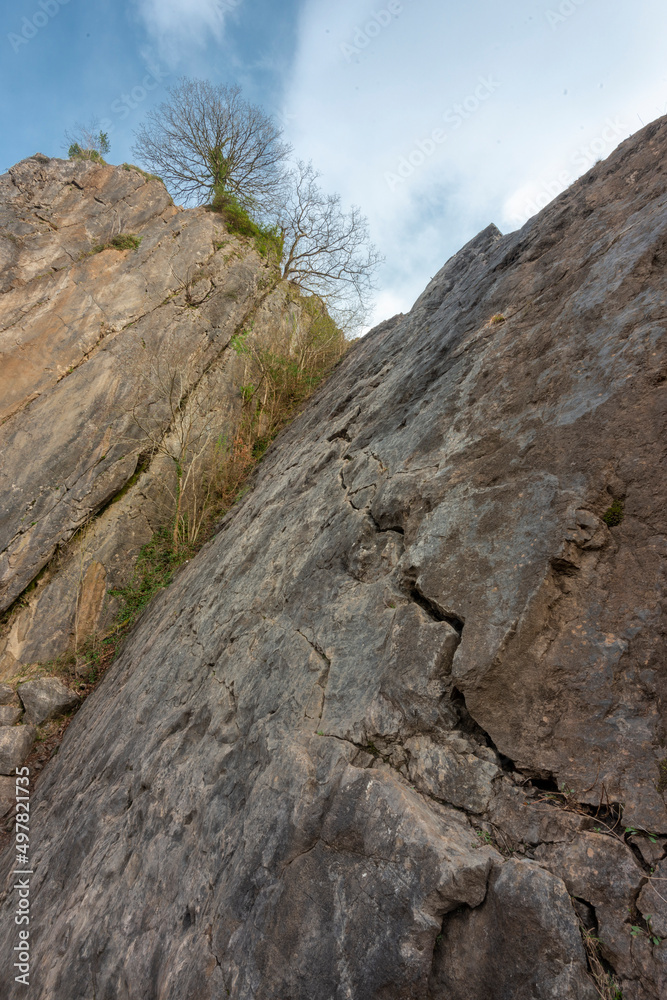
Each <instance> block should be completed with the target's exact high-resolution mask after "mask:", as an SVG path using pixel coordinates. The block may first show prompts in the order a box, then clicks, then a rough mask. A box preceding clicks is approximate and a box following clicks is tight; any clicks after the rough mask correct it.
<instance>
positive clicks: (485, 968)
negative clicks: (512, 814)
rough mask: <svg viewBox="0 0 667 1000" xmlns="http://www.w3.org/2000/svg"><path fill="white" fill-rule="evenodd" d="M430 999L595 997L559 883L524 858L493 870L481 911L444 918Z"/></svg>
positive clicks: (578, 999) (576, 999) (569, 999)
mask: <svg viewBox="0 0 667 1000" xmlns="http://www.w3.org/2000/svg"><path fill="white" fill-rule="evenodd" d="M397 995H400V994H397ZM428 995H429V997H430V998H432V1000H471V998H473V997H474V998H475V1000H505V998H510V997H511V998H512V1000H552V998H554V997H558V998H561V997H562V998H563V1000H565V998H566V997H567V1000H594V998H595V997H597V993H596V991H595V989H594V987H593V984H592V983H591V981H590V979H589V977H588V975H587V970H586V957H585V954H584V948H583V944H582V941H581V937H580V936H579V928H578V925H577V918H576V915H575V912H574V910H573V908H572V903H571V902H570V898H569V896H568V894H567V890H566V889H565V886H564V885H563V883H562V882H561V881H560V879H557V878H554V877H553V876H552V875H550V874H549V873H548V872H545V871H542V870H541V869H540V868H538V867H537V866H536V865H533V864H531V863H530V862H526V861H508V862H507V863H506V864H504V865H503V866H502V867H499V868H496V869H494V872H493V875H492V876H491V880H490V883H489V891H488V894H487V897H486V900H485V901H484V903H483V905H482V906H479V907H478V908H477V909H470V908H468V907H465V908H462V909H460V910H458V911H457V912H456V913H454V914H452V915H451V916H450V917H445V920H444V923H443V926H442V938H441V940H440V941H439V942H438V943H437V945H436V950H435V961H434V963H433V973H432V976H431V982H430V991H429V994H428Z"/></svg>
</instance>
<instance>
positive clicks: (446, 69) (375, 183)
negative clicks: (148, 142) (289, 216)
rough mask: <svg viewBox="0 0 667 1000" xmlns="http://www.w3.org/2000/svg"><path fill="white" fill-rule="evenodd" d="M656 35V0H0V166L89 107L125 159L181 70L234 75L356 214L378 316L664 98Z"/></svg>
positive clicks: (581, 167)
mask: <svg viewBox="0 0 667 1000" xmlns="http://www.w3.org/2000/svg"><path fill="white" fill-rule="evenodd" d="M666 38H667V5H665V3H664V0H638V2H635V3H634V4H629V3H627V2H621V0H507V2H505V3H498V2H497V0H468V3H466V4H462V3H461V2H460V0H459V2H456V3H455V2H452V0H376V2H372V0H336V2H335V3H332V2H331V0H326V2H325V0H282V2H281V3H280V4H277V3H275V0H274V2H271V0H11V2H10V0H0V114H1V120H2V128H1V129H0V170H5V169H8V168H9V167H10V166H11V165H12V164H14V163H16V162H17V161H18V160H21V159H23V158H24V157H26V156H30V155H31V154H33V153H35V152H38V151H39V152H42V153H46V154H47V155H50V156H63V157H64V156H66V155H67V153H66V146H67V144H66V140H65V133H66V131H68V130H69V131H71V130H72V129H73V128H74V127H75V125H76V123H78V122H81V123H87V122H88V121H89V120H91V119H92V118H97V119H99V120H100V122H101V123H102V124H103V125H104V127H105V128H106V130H107V131H108V132H109V134H110V141H111V150H110V153H109V155H108V156H107V160H108V161H109V162H111V163H123V162H124V161H128V162H134V158H133V155H132V152H131V146H132V143H133V129H136V128H137V127H138V125H139V124H140V122H141V121H142V118H143V116H144V115H145V113H146V111H147V110H148V108H149V107H150V106H151V105H152V104H154V103H159V102H160V101H162V100H164V99H166V98H167V96H168V93H167V88H168V87H169V86H170V85H172V84H174V83H176V81H177V80H178V78H179V77H181V76H188V77H197V78H200V79H208V80H210V81H211V82H213V83H235V84H239V85H240V86H241V87H242V88H243V94H244V96H245V97H246V99H248V100H250V101H252V102H254V103H258V104H261V105H262V106H263V107H264V108H265V109H266V110H268V111H270V112H271V113H272V114H274V115H275V116H276V118H277V119H278V120H279V121H280V123H281V125H282V127H283V128H284V131H285V137H286V138H287V140H288V141H289V142H291V144H292V146H293V147H294V156H295V157H298V158H302V159H305V160H311V159H312V161H313V163H314V165H315V167H316V168H317V169H318V170H319V171H320V172H321V175H322V176H321V180H320V183H321V184H322V186H323V187H324V189H325V190H326V191H331V192H339V193H340V194H341V196H342V200H343V204H344V205H348V206H349V205H352V204H355V205H359V206H360V207H361V209H362V211H363V213H364V214H365V215H366V216H367V217H368V221H369V225H370V231H371V236H372V239H373V241H374V243H375V244H376V246H377V247H378V248H379V249H380V251H381V252H382V254H383V255H384V257H385V263H384V264H383V266H382V268H381V270H380V271H379V273H378V275H377V285H378V288H377V292H376V294H375V299H374V305H373V315H372V322H373V323H377V322H380V321H382V320H384V319H386V318H388V317H390V316H392V315H394V314H395V313H397V312H407V311H408V310H409V309H410V307H411V305H412V303H413V302H414V300H415V299H416V298H417V297H418V295H419V294H420V293H421V292H422V291H423V289H424V287H425V286H426V284H427V283H428V281H429V279H430V278H431V277H432V276H433V275H434V274H435V273H436V272H437V271H438V270H439V269H440V268H441V267H442V265H443V264H444V263H445V262H446V261H447V260H448V258H449V257H451V256H452V254H454V253H456V252H457V250H459V249H460V248H461V247H462V246H463V245H464V244H465V243H466V242H467V241H468V240H469V239H471V238H472V237H473V236H475V235H476V234H477V233H478V232H479V231H480V230H481V229H484V228H485V227H486V226H487V225H488V224H489V223H490V222H494V223H495V224H496V225H497V226H498V227H499V229H500V230H501V231H502V232H504V233H506V232H511V231H513V230H515V229H517V228H519V227H520V226H521V225H523V223H524V222H525V221H526V220H527V219H528V218H529V217H531V216H532V215H534V214H535V213H536V212H537V211H539V209H540V208H542V207H543V206H544V205H545V204H547V203H548V202H549V201H551V199H552V198H553V197H555V196H556V195H557V194H558V193H559V192H560V191H562V190H563V189H564V188H565V187H567V186H568V185H569V184H570V183H572V181H574V180H575V179H576V178H577V177H578V176H580V175H581V174H582V173H584V172H585V171H586V170H587V169H588V168H589V167H591V166H592V165H593V163H594V162H595V161H596V160H598V159H600V158H605V157H606V156H608V155H609V154H610V153H611V152H612V150H613V149H614V148H615V147H616V146H617V145H618V143H619V142H622V141H623V139H625V138H627V136H629V135H631V134H632V133H633V132H636V131H637V130H638V129H639V128H641V127H642V125H644V124H647V123H648V122H649V121H652V120H654V119H655V118H657V117H659V116H660V115H663V114H667V60H666V59H665V55H664V46H665V39H666Z"/></svg>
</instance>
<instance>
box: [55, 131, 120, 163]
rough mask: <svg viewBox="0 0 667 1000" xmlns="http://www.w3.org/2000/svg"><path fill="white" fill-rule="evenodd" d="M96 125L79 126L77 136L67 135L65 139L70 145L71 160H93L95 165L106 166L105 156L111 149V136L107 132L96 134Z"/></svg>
mask: <svg viewBox="0 0 667 1000" xmlns="http://www.w3.org/2000/svg"><path fill="white" fill-rule="evenodd" d="M94 129H95V124H94V123H93V124H92V126H89V127H87V128H86V127H84V126H81V125H79V126H77V131H76V133H75V134H73V135H70V134H69V133H66V134H65V139H66V141H67V142H68V143H69V147H68V150H67V155H68V156H69V158H70V160H92V161H93V162H94V163H103V164H104V165H105V166H106V161H105V160H104V159H103V157H104V156H106V154H107V153H108V152H109V149H110V148H111V146H110V144H109V135H108V133H107V132H102V131H101V130H100V131H99V132H95V131H94Z"/></svg>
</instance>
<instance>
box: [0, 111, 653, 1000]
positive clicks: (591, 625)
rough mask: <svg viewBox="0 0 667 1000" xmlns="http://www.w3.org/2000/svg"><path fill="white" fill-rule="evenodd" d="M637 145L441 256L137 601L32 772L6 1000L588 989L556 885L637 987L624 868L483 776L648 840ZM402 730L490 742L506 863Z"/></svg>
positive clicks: (437, 742) (2, 970)
mask: <svg viewBox="0 0 667 1000" xmlns="http://www.w3.org/2000/svg"><path fill="white" fill-rule="evenodd" d="M666 153H667V121H665V120H661V121H659V122H657V123H655V124H654V125H653V126H650V127H648V128H647V129H645V130H643V131H642V132H641V133H639V134H638V136H636V137H634V138H633V139H632V140H629V141H628V142H626V143H624V144H623V145H622V146H621V147H619V149H618V150H617V151H616V152H615V153H614V154H613V155H612V156H611V157H610V158H609V160H608V161H606V162H605V163H602V164H598V165H596V166H595V168H594V169H593V170H592V171H591V172H590V173H589V174H588V175H587V176H586V177H584V178H582V179H581V180H580V181H578V182H577V183H576V184H575V185H574V186H573V187H572V188H571V189H570V190H569V191H568V192H566V193H565V194H563V195H562V196H560V197H559V198H558V199H557V200H556V201H555V202H554V203H553V204H552V205H551V206H549V207H548V208H547V209H545V210H544V211H543V212H542V213H540V215H539V216H537V217H536V218H535V219H533V220H531V221H530V222H529V223H528V224H527V225H526V226H525V227H524V228H523V229H522V230H521V231H520V232H518V233H514V234H510V235H508V236H501V234H500V233H499V232H498V231H497V230H496V229H495V227H490V228H489V229H488V230H485V231H484V232H483V233H481V234H480V235H479V236H478V237H477V238H476V239H475V240H473V241H472V242H471V243H470V244H469V245H468V246H467V247H465V248H464V249H463V250H462V251H461V252H460V253H459V254H457V255H456V257H454V258H453V259H452V260H451V261H449V262H448V263H447V264H446V265H445V267H444V268H443V269H442V270H441V272H440V273H439V274H438V275H437V276H436V277H435V278H434V279H433V281H432V282H431V284H430V285H429V287H428V289H427V290H426V292H425V293H424V295H423V296H421V298H420V299H419V300H418V302H417V303H416V305H415V307H414V308H413V310H412V311H411V312H410V314H409V315H407V316H399V317H395V318H394V319H393V320H390V321H389V322H387V323H384V324H382V325H381V326H380V327H377V328H376V329H375V330H374V331H372V332H371V333H370V334H368V336H367V337H365V338H364V339H363V340H362V341H361V342H360V343H358V344H357V345H356V347H354V348H353V349H352V350H351V351H350V352H349V353H348V355H347V356H346V358H345V359H344V360H343V362H342V363H341V365H340V366H339V367H338V368H337V370H336V371H335V372H334V374H333V376H332V377H331V378H330V379H329V381H328V382H327V384H326V385H325V386H324V387H323V388H322V390H321V391H320V392H319V393H318V395H317V396H316V397H315V398H314V399H313V400H312V401H311V403H310V404H309V405H308V407H307V408H306V410H305V412H304V413H303V414H302V415H301V416H300V417H299V418H298V419H297V420H295V421H294V423H293V424H292V425H291V426H290V427H289V428H287V429H286V431H285V432H284V433H283V434H282V435H281V436H280V438H279V439H278V441H277V442H276V445H275V447H274V448H272V449H271V451H270V452H269V453H267V455H266V456H265V459H264V461H263V462H262V464H261V466H260V469H259V472H258V476H257V481H256V486H255V490H254V492H253V493H251V494H249V496H248V497H247V498H246V499H245V500H244V502H243V503H241V504H240V505H238V506H237V507H235V508H234V509H233V510H232V511H231V512H230V513H229V514H228V515H227V516H226V517H225V519H224V520H223V522H222V523H221V525H220V528H219V533H218V534H217V536H216V537H215V538H213V539H212V540H211V541H210V542H209V543H208V544H207V545H206V546H205V547H204V549H203V550H202V551H201V552H200V553H199V554H198V556H197V557H196V558H195V559H193V560H192V562H191V563H190V564H189V565H188V566H187V567H186V568H185V569H184V570H183V572H182V573H180V575H179V576H178V577H177V578H176V580H175V581H174V583H173V584H172V585H171V587H170V588H169V590H168V591H167V592H165V593H163V594H162V595H161V596H160V598H159V599H158V600H157V601H156V602H155V603H154V604H153V605H152V606H151V608H150V609H149V610H148V611H147V613H146V614H145V616H144V617H143V619H142V621H141V623H140V624H139V626H138V628H137V629H136V630H135V632H134V634H133V635H132V636H131V637H130V639H129V640H128V642H127V644H126V645H125V646H124V649H123V652H122V654H121V656H120V658H119V660H118V661H117V662H116V663H115V665H114V666H113V667H112V668H111V669H110V671H109V672H108V673H107V675H106V676H105V678H104V680H103V682H102V683H101V685H100V686H99V688H98V689H97V690H96V691H95V693H94V694H93V695H92V696H91V697H90V698H89V699H88V700H87V701H86V703H85V704H84V705H83V707H82V709H81V711H80V712H79V713H78V714H77V716H76V717H75V718H74V720H73V722H72V724H71V725H70V727H69V729H68V731H67V734H66V736H65V738H64V741H63V744H62V746H61V749H60V752H59V753H58V755H57V757H56V758H55V759H54V760H53V761H52V762H51V763H50V764H49V765H48V767H47V768H45V771H44V773H43V775H42V776H41V777H40V780H39V783H38V786H37V789H36V793H35V796H34V799H33V812H32V820H33V824H34V826H33V837H34V844H35V871H36V876H35V885H34V889H35V898H36V900H38V902H39V913H40V920H39V922H38V924H37V925H36V928H35V935H34V942H33V945H34V963H35V964H34V969H35V970H36V974H35V977H34V980H33V982H32V985H31V991H32V996H33V997H34V998H35V1000H47V998H51V997H53V996H57V997H58V998H59V1000H60V998H61V997H62V998H63V1000H78V998H79V997H81V996H87V995H89V994H90V989H91V982H92V979H93V977H94V980H95V983H96V995H97V996H98V997H99V998H100V1000H111V998H112V997H116V996H118V995H121V996H122V993H123V990H125V991H126V992H128V991H130V992H131V990H134V991H135V992H137V993H141V992H143V993H145V994H147V995H149V994H153V995H157V996H160V998H161V1000H176V998H178V1000H181V998H183V997H187V996H196V997H197V998H198V1000H209V998H210V1000H213V998H214V997H215V998H217V997H219V996H226V995H227V992H226V991H228V994H229V996H230V997H232V998H233V1000H251V998H253V1000H285V998H286V997H290V998H291V1000H313V997H317V998H318V1000H320V998H322V1000H330V998H331V1000H334V998H335V1000H338V997H351V998H354V1000H361V998H363V1000H408V998H412V1000H416V998H419V1000H422V998H423V997H425V996H427V995H428V990H430V992H431V995H432V997H433V998H434V1000H435V998H436V997H437V998H438V1000H440V998H442V1000H452V998H453V997H454V996H455V995H456V994H455V993H454V992H453V991H455V990H458V991H459V994H458V995H460V996H461V997H466V1000H489V998H491V1000H506V998H507V997H509V996H511V997H512V998H513V1000H516V998H526V1000H528V998H530V1000H535V998H538V997H545V998H546V997H550V998H553V997H567V998H568V1000H569V998H571V997H572V998H581V1000H584V998H585V1000H589V998H591V1000H592V998H593V997H594V996H595V995H596V994H595V992H594V988H593V986H592V984H591V983H590V982H589V981H588V980H587V979H586V968H585V960H584V956H583V951H582V943H581V939H580V937H579V934H578V930H577V923H576V919H575V914H574V910H573V908H572V905H571V903H570V901H569V898H568V894H567V889H566V885H567V884H568V883H569V885H570V886H571V891H573V892H575V893H579V892H580V893H581V898H582V899H583V900H586V902H587V904H590V907H593V908H594V909H595V914H594V917H595V919H597V921H598V923H599V928H600V936H601V937H602V939H603V940H604V942H605V946H606V948H607V955H608V956H609V958H610V960H611V961H612V962H613V963H616V965H617V969H616V971H617V972H618V973H619V975H620V977H621V978H622V980H623V981H624V982H626V983H628V984H630V985H629V986H628V991H629V992H628V995H629V996H631V995H632V993H631V992H630V991H634V994H635V995H636V996H639V995H641V994H640V993H639V992H638V991H639V990H640V989H642V988H643V989H644V994H645V996H646V997H648V998H651V1000H654V998H657V996H658V995H659V994H658V992H657V990H658V986H659V984H660V983H661V981H662V980H661V976H662V972H661V966H660V962H661V961H662V959H661V957H660V956H661V946H654V945H651V943H650V942H649V941H648V938H647V937H643V938H642V940H641V941H639V938H637V939H635V941H632V939H631V936H630V933H629V926H630V925H629V923H628V920H629V918H630V915H629V914H628V912H627V906H628V905H632V904H633V901H634V899H635V894H636V893H637V892H638V890H640V889H641V887H642V883H643V880H644V879H645V877H646V873H645V872H644V870H643V869H641V868H640V867H639V865H638V864H637V862H636V861H635V859H634V856H633V855H632V854H631V853H630V852H629V850H628V849H627V848H626V847H625V845H623V844H621V843H619V841H618V840H616V839H615V838H613V837H611V836H603V835H600V834H595V833H594V832H592V831H590V830H589V831H583V832H582V831H580V830H579V828H578V826H577V824H580V823H581V822H582V820H581V819H580V818H575V819H574V820H569V819H564V818H562V817H561V818H558V819H554V818H552V817H555V816H556V815H557V814H558V813H559V810H558V807H557V806H550V805H549V804H548V803H538V802H536V801H534V796H531V794H528V792H527V793H526V797H525V800H524V801H525V803H527V804H526V805H525V809H526V812H525V813H524V812H522V809H523V806H521V803H519V802H518V801H517V800H516V799H517V797H518V796H519V795H521V791H520V785H519V784H515V781H514V780H513V779H512V778H511V777H508V775H511V774H515V778H516V771H513V770H512V768H513V767H514V768H515V769H518V772H519V776H518V779H516V780H518V781H521V780H522V778H521V776H523V779H524V780H525V781H526V782H528V781H529V779H530V778H531V777H532V778H534V779H535V780H537V779H539V780H540V782H542V783H546V786H547V787H548V788H550V789H553V788H554V785H556V787H558V788H562V787H565V788H566V789H567V802H568V803H570V804H572V806H573V807H574V805H575V804H578V808H580V812H581V813H583V816H584V821H585V822H588V821H589V822H590V825H591V826H592V825H593V824H594V823H595V819H594V817H592V816H591V815H590V811H594V810H596V809H597V808H598V807H599V804H600V802H603V803H604V804H605V808H606V809H607V811H608V813H609V815H615V814H616V813H617V812H619V811H620V810H621V808H622V807H623V808H624V810H625V812H624V815H623V824H625V825H627V826H635V827H636V828H637V829H642V830H648V831H651V832H653V833H655V834H659V835H665V834H667V810H666V808H665V799H664V795H663V791H662V783H661V780H660V779H661V773H662V770H661V762H662V761H663V760H664V756H665V751H664V743H665V733H666V732H667V726H666V722H667V720H666V719H665V709H664V698H665V696H666V694H667V689H666V687H665V683H666V682H665V672H664V669H663V665H664V663H665V660H666V658H667V657H666V649H665V629H664V600H665V597H664V570H665V563H666V559H667V523H666V517H667V511H666V507H665V503H664V496H665V492H666V490H665V479H666V470H665V440H666V438H665V434H664V420H665V406H666V395H667V393H666V389H667V359H666V357H665V344H666V341H667V338H666V337H665V323H666V320H665V301H666V299H667V285H666V281H667V279H666V276H665V267H664V263H665V247H666V246H667V211H666V207H667V174H666V173H665V166H664V164H665V163H666V162H667V156H666ZM142 247H143V244H142ZM102 256H103V255H102ZM499 312H502V313H503V315H504V316H505V322H503V323H492V322H491V318H492V317H493V316H494V315H495V314H497V313H499ZM65 381H67V380H65ZM613 501H622V503H623V505H624V517H623V519H622V521H621V523H618V524H614V525H611V526H608V525H607V524H606V523H605V521H604V516H605V514H606V512H607V510H608V508H609V507H610V506H611V504H612V502H613ZM612 520H613V519H612ZM99 561H100V562H103V563H104V560H102V559H100V560H99ZM104 565H106V563H104ZM12 648H13V647H12ZM10 652H11V651H10ZM11 655H14V654H13V653H11ZM412 740H417V741H424V742H418V743H417V744H416V745H417V746H421V747H424V746H431V745H433V746H436V747H449V748H451V749H452V752H453V753H459V754H461V755H463V754H464V753H467V752H468V751H466V750H465V747H466V746H468V747H469V746H471V744H472V743H474V744H476V745H477V747H478V749H477V750H475V751H474V752H472V756H473V757H475V758H477V759H479V761H480V764H481V763H487V764H489V765H491V766H493V767H497V766H499V764H502V765H503V768H504V770H505V774H504V775H497V776H496V777H494V779H493V795H492V796H491V798H489V800H488V808H487V807H486V804H485V803H486V793H485V792H484V794H483V795H481V796H480V800H479V801H478V803H476V804H478V805H483V806H484V809H485V812H483V813H474V814H473V821H474V822H475V824H482V823H483V824H485V825H484V826H483V829H486V827H487V826H489V827H490V828H493V816H494V815H500V813H499V811H498V810H499V806H498V802H499V800H500V799H503V797H504V798H505V801H506V803H509V805H507V809H506V814H504V815H505V818H504V819H503V820H502V821H503V822H504V823H506V824H507V828H508V829H510V824H513V826H512V829H513V830H514V832H515V833H516V834H517V836H516V838H515V839H516V841H517V842H518V843H520V844H521V845H522V847H523V849H524V850H525V849H531V850H532V849H533V848H534V847H535V844H536V842H537V844H539V845H540V846H538V847H537V849H536V850H535V854H536V856H538V857H539V865H538V864H537V863H535V862H522V863H519V862H517V861H516V860H513V859H509V860H507V859H504V858H502V857H501V856H500V854H499V853H497V852H496V851H494V850H491V849H490V848H487V847H485V846H480V839H479V838H478V837H477V836H476V834H475V830H474V829H473V826H472V824H471V822H470V819H469V818H468V817H467V815H466V813H465V812H464V811H463V810H462V809H458V810H457V809H454V808H452V807H450V806H445V805H443V804H441V803H439V802H437V801H434V799H433V798H432V797H431V796H430V795H425V794H423V793H421V792H420V791H419V790H418V789H416V788H411V787H410V783H409V781H408V778H409V766H410V761H411V759H412V758H411V757H410V752H409V750H408V748H407V747H408V744H409V743H410V741H412ZM459 740H460V741H461V743H460V744H459V743H458V741H459ZM426 741H428V742H426ZM457 747H460V749H457ZM496 751H497V752H496ZM468 763H470V762H468ZM471 766H472V765H471ZM474 766H475V767H477V765H474ZM425 773H426V772H425ZM406 775H407V778H406ZM508 782H512V783H513V784H515V788H516V789H517V793H516V796H513V793H510V792H509V791H508ZM477 791H479V789H477ZM554 794H555V793H554ZM564 799H565V795H564V794H563V795H561V800H560V801H561V802H563V800H564ZM587 805H588V806H590V807H591V810H590V811H587V809H586V808H584V807H585V806H587ZM515 806H516V808H514V807H515ZM503 808H504V807H503ZM547 810H553V812H552V813H551V814H549V815H548V813H547ZM560 812H564V810H560ZM522 816H525V817H526V833H525V835H523V834H522V830H521V824H522V822H523V820H522V818H521V817H522ZM536 816H538V817H539V821H538V819H536V818H535V817H536ZM619 829H623V827H622V826H620V827H619ZM473 844H474V845H475V846H474V847H473ZM589 850H590V851H591V852H592V853H591V854H589ZM491 863H493V865H494V867H493V875H492V877H491V878H490V880H489V882H488V888H487V875H488V869H489V865H490V864H491ZM10 864H11V858H10V857H9V855H7V856H6V857H5V858H4V861H3V865H4V868H3V871H4V872H6V873H8V872H9V871H10V870H11V869H10ZM540 866H543V867H540ZM633 866H634V867H633ZM547 867H548V868H549V869H550V870H547ZM5 884H7V883H5ZM485 891H486V895H485ZM580 905H581V906H584V905H585V904H583V903H582V904H580ZM457 907H463V909H461V910H460V911H459V912H458V913H457V912H456V908H457ZM11 909H12V902H11V897H10V896H9V895H8V896H7V898H6V899H5V900H4V901H3V902H2V909H1V910H0V919H3V920H4V919H9V917H10V916H11ZM443 919H444V924H443ZM441 927H442V933H443V938H442V939H441V941H440V942H439V943H438V944H437V947H436V941H437V938H438V934H439V933H440V932H441V931H440V928H441ZM628 942H629V944H628ZM31 946H32V945H31ZM434 947H435V948H436V950H435V964H434ZM445 948H446V949H447V950H446V952H445ZM647 948H648V951H647V950H646V949H647ZM445 954H446V955H447V956H448V957H447V959H446V960H445V958H444V957H443V956H445ZM10 955H11V942H9V941H5V940H4V939H3V938H2V937H0V989H1V990H3V991H4V992H5V993H6V994H7V995H8V996H9V997H10V998H12V1000H13V997H14V996H17V995H18V994H17V993H16V992H15V991H14V987H13V984H12V983H11V981H10V980H8V979H7V969H9V968H10ZM499 956H500V960H499ZM492 973H493V975H492ZM443 976H444V977H445V978H444V979H443ZM429 983H430V985H429ZM466 983H467V986H466ZM632 984H634V985H632ZM466 988H467V989H468V992H467V993H466V992H462V991H463V990H464V989H466ZM438 991H439V993H438Z"/></svg>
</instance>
